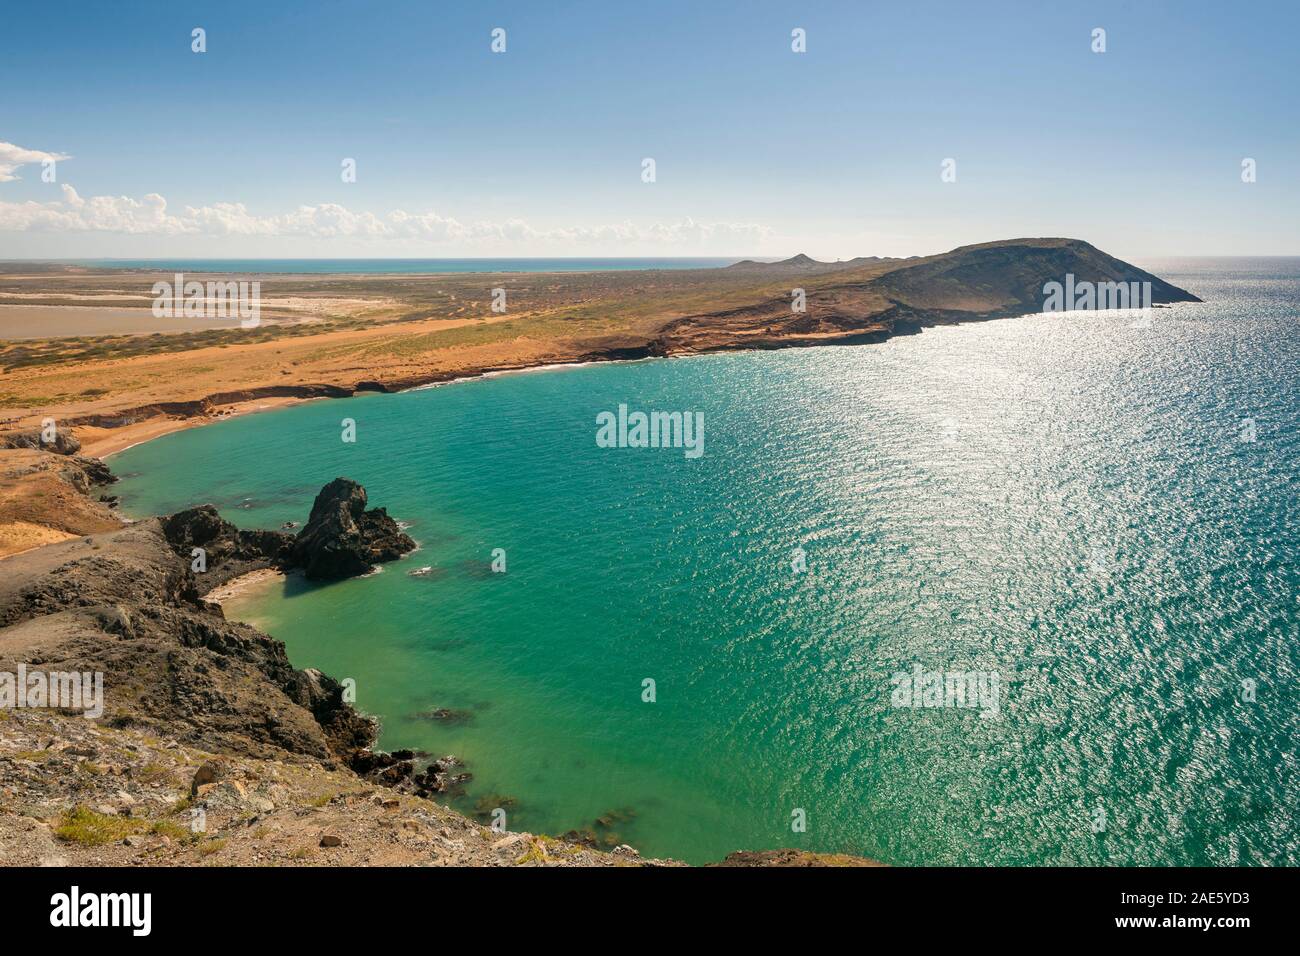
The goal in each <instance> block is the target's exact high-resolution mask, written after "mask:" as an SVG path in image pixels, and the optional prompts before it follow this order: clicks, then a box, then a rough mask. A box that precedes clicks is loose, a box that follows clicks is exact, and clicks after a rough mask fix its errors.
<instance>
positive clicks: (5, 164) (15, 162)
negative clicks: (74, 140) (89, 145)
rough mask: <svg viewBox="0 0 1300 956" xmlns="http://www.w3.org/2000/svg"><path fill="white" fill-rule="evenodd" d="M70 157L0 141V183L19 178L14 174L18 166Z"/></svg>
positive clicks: (69, 157)
mask: <svg viewBox="0 0 1300 956" xmlns="http://www.w3.org/2000/svg"><path fill="white" fill-rule="evenodd" d="M71 158H72V157H71V156H66V155H64V154H63V153H44V152H41V150H39V149H24V148H23V147H21V146H15V145H14V144H13V143H0V183H11V182H13V181H14V180H15V179H18V178H20V177H18V176H17V175H16V173H17V170H18V167H19V166H26V165H28V164H29V163H44V162H56V161H59V160H64V159H71Z"/></svg>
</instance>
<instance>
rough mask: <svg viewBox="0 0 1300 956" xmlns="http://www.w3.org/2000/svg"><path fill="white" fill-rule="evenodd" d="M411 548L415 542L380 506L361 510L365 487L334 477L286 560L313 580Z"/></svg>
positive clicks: (355, 570)
mask: <svg viewBox="0 0 1300 956" xmlns="http://www.w3.org/2000/svg"><path fill="white" fill-rule="evenodd" d="M414 549H415V542H414V541H412V540H411V538H410V537H409V536H408V535H407V534H406V533H404V532H403V531H402V529H401V528H400V527H398V525H397V522H396V521H394V520H393V519H392V518H390V517H389V516H388V512H387V511H386V510H384V509H383V508H372V509H370V510H369V511H367V510H366V489H364V488H362V487H361V486H360V485H359V484H357V483H356V482H355V481H351V480H349V479H347V478H335V479H334V480H333V481H331V482H330V483H329V484H328V485H326V486H325V487H324V488H322V489H321V491H320V494H318V495H317V496H316V501H315V503H314V504H313V505H312V507H311V516H310V517H309V518H308V519H307V524H306V525H305V526H304V527H303V529H302V530H301V531H300V532H298V537H297V539H296V540H295V541H294V543H293V548H292V550H291V552H290V555H289V560H290V561H291V562H292V563H293V565H294V566H296V567H301V568H302V569H303V572H304V573H305V574H306V575H307V577H308V578H310V579H312V580H314V581H333V580H338V579H339V578H348V577H353V576H355V575H358V574H365V573H366V572H368V571H370V570H371V568H373V567H374V565H376V564H379V563H381V562H384V561H393V560H395V559H397V558H400V557H401V556H402V555H404V554H406V553H407V552H408V551H413V550H414Z"/></svg>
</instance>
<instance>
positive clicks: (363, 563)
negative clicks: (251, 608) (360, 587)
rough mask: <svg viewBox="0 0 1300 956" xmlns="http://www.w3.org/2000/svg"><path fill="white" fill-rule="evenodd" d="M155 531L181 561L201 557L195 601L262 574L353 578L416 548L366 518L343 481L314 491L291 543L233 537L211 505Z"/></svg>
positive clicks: (382, 516) (386, 524) (356, 490)
mask: <svg viewBox="0 0 1300 956" xmlns="http://www.w3.org/2000/svg"><path fill="white" fill-rule="evenodd" d="M162 528H163V533H164V535H165V536H166V538H167V542H168V544H170V545H171V547H172V550H174V551H175V552H176V554H178V555H180V556H181V557H183V558H185V559H186V560H187V561H189V560H192V559H193V558H194V556H195V552H194V549H195V548H202V549H203V551H204V560H205V562H206V565H207V570H206V571H205V572H204V573H202V574H201V575H199V576H198V577H197V578H196V587H197V588H198V591H199V593H201V594H206V593H207V592H208V591H210V590H212V589H213V588H215V587H217V586H219V585H222V584H225V583H226V582H227V581H230V580H232V579H233V578H236V577H239V576H240V575H243V574H247V573H248V572H250V571H256V570H259V569H261V568H276V569H279V570H282V571H293V570H299V569H301V570H302V571H303V572H304V573H305V574H306V576H307V577H308V578H310V579H311V580H313V581H336V580H339V579H340V578H348V577H355V576H357V575H360V574H366V573H367V572H369V571H371V570H372V569H373V568H374V566H375V565H376V564H379V563H382V562H384V561H393V560H395V559H397V558H400V557H401V556H402V555H404V554H406V553H407V552H408V551H412V550H414V548H415V542H414V541H412V540H411V538H410V537H409V536H407V535H406V534H405V533H403V531H402V529H401V528H400V527H398V524H397V522H396V521H394V520H393V519H392V518H391V517H389V515H388V512H387V511H385V510H384V509H383V508H372V509H370V510H369V511H367V510H366V489H365V488H363V487H361V485H359V484H357V483H356V482H355V481H352V480H350V479H348V478H335V479H334V480H333V481H331V482H330V483H329V484H328V485H326V486H325V487H324V488H322V489H321V491H320V494H318V495H317V496H316V501H315V503H314V504H313V505H312V509H311V517H310V518H309V519H308V520H307V524H306V525H305V526H304V527H303V529H302V530H301V531H299V532H298V534H297V536H296V537H295V536H294V535H292V534H289V533H287V532H285V531H263V530H240V529H239V528H236V527H235V526H234V525H233V524H231V523H230V522H229V521H226V520H225V519H224V518H222V517H221V515H220V514H218V513H217V509H216V508H215V507H214V506H213V505H199V506H198V507H197V508H187V509H186V510H185V511H178V512H176V514H174V515H171V516H169V517H167V518H164V519H162Z"/></svg>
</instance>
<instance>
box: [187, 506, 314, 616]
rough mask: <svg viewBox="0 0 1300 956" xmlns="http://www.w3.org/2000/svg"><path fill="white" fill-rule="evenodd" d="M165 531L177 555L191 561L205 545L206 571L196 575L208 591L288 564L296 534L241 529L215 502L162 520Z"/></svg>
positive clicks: (200, 586) (202, 590)
mask: <svg viewBox="0 0 1300 956" xmlns="http://www.w3.org/2000/svg"><path fill="white" fill-rule="evenodd" d="M162 526H163V534H164V535H165V536H166V537H167V543H168V544H170V545H171V546H172V550H174V551H175V552H176V553H177V554H178V555H180V556H181V557H182V558H185V559H186V560H187V561H191V560H193V558H194V554H195V552H194V549H195V548H202V549H203V551H204V559H205V563H206V565H207V570H206V571H205V572H204V573H203V574H201V575H199V576H198V577H197V581H198V587H199V590H200V592H201V593H204V594H206V593H207V592H208V591H210V590H212V589H213V588H214V587H217V586H219V585H221V584H225V583H226V582H227V581H230V580H232V579H234V578H237V577H239V576H240V575H242V574H247V573H248V572H250V571H257V570H259V569H261V568H272V567H274V568H280V567H284V566H285V564H286V558H287V556H288V553H289V549H290V548H291V547H292V545H293V536H292V535H288V534H285V533H283V532H281V531H261V530H249V531H241V530H240V529H238V528H236V527H235V526H234V525H233V524H231V523H230V522H229V521H226V520H225V519H224V518H222V517H221V515H219V514H218V513H217V509H216V508H215V507H213V506H212V505H199V506H198V507H197V508H187V509H186V510H185V511H178V512H176V514H174V515H171V516H170V517H167V518H164V519H163V523H162Z"/></svg>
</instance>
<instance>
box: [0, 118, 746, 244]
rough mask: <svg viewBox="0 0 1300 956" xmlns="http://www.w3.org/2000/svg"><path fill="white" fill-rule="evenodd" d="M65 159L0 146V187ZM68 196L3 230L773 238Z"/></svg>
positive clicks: (12, 212) (11, 220)
mask: <svg viewBox="0 0 1300 956" xmlns="http://www.w3.org/2000/svg"><path fill="white" fill-rule="evenodd" d="M68 158H69V157H67V156H66V155H64V154H59V153H48V152H43V151H40V150H31V149H21V148H19V147H16V146H13V145H12V144H9V143H0V181H4V178H5V176H6V175H7V176H8V177H9V178H10V179H16V178H18V177H17V176H16V175H14V173H15V171H16V170H17V169H18V167H19V166H22V165H25V164H27V163H35V162H43V161H47V160H64V159H68ZM59 188H60V190H61V191H62V198H61V199H59V200H55V201H52V202H36V201H33V200H28V201H27V202H22V203H14V202H5V201H3V200H0V231H9V232H103V233H119V234H125V235H151V236H213V237H216V236H263V237H302V238H311V239H333V238H354V239H365V240H416V241H423V242H431V243H457V244H462V243H471V244H472V243H477V242H482V241H485V240H506V241H521V242H542V243H558V244H565V243H582V242H586V243H593V242H594V243H613V244H622V243H627V242H632V241H635V242H641V243H656V244H663V245H665V246H674V245H680V244H682V243H710V242H714V241H721V242H723V243H734V244H738V245H737V246H734V247H742V246H745V245H746V244H752V243H754V242H756V241H758V240H760V239H762V238H763V237H765V236H767V235H769V234H770V233H771V230H770V229H769V228H767V227H764V226H761V225H758V224H752V223H706V222H696V221H694V220H693V219H690V218H686V219H683V220H681V221H678V222H672V223H655V224H652V225H650V226H638V225H635V224H633V223H631V222H622V223H613V224H608V225H598V226H580V227H573V228H561V229H535V228H533V227H532V226H531V225H529V224H528V223H527V222H525V221H524V220H522V219H507V220H504V221H501V222H469V223H464V222H461V221H459V220H457V219H454V218H450V217H446V216H440V215H438V214H437V213H436V212H422V213H413V212H407V211H405V210H402V209H394V210H392V211H390V212H388V213H387V214H386V215H384V216H379V215H376V214H374V213H371V212H353V211H351V210H349V209H347V208H346V207H344V206H341V205H339V204H337V203H320V204H318V205H313V206H299V207H297V208H296V209H294V210H292V211H289V212H285V213H281V214H278V215H271V216H258V215H254V214H253V213H251V212H250V211H249V210H248V207H247V206H246V205H245V204H244V203H231V202H218V203H213V204H211V205H207V206H200V207H194V206H185V207H183V208H182V209H181V211H180V212H175V213H174V212H169V211H168V206H167V200H166V199H165V198H163V197H162V196H160V195H159V194H158V193H148V194H147V195H145V196H144V197H142V198H140V199H134V198H132V197H130V196H90V197H83V196H81V195H80V194H79V193H78V192H77V190H76V188H75V187H73V186H71V185H70V184H68V183H62V184H60V186H59Z"/></svg>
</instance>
